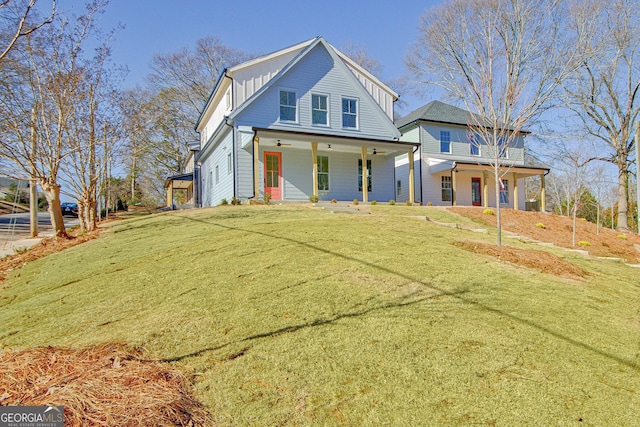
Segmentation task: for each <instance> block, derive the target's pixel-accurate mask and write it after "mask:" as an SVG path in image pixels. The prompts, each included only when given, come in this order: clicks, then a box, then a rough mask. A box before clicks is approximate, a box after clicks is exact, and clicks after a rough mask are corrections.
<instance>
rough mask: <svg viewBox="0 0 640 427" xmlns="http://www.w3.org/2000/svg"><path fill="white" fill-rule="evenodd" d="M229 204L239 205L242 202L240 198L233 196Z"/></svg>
mask: <svg viewBox="0 0 640 427" xmlns="http://www.w3.org/2000/svg"><path fill="white" fill-rule="evenodd" d="M231 204H232V205H234V206H236V205H241V204H242V202H241V201H240V199H238V198H237V197H235V196H234V197H233V199H231Z"/></svg>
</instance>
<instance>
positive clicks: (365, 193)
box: [362, 147, 369, 203]
mask: <svg viewBox="0 0 640 427" xmlns="http://www.w3.org/2000/svg"><path fill="white" fill-rule="evenodd" d="M368 184H369V170H368V169H367V147H362V203H367V202H368V201H369V185H368Z"/></svg>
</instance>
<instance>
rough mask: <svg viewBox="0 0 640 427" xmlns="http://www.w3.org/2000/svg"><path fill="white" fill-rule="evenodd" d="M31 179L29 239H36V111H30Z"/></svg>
mask: <svg viewBox="0 0 640 427" xmlns="http://www.w3.org/2000/svg"><path fill="white" fill-rule="evenodd" d="M31 121H32V123H31V159H32V162H33V163H32V165H31V177H30V179H29V223H30V225H31V237H38V184H37V181H36V166H35V159H36V143H37V141H38V136H37V134H36V110H35V109H32V110H31Z"/></svg>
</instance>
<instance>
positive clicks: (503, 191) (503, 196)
mask: <svg viewBox="0 0 640 427" xmlns="http://www.w3.org/2000/svg"><path fill="white" fill-rule="evenodd" d="M500 203H509V181H507V180H506V179H502V178H500Z"/></svg>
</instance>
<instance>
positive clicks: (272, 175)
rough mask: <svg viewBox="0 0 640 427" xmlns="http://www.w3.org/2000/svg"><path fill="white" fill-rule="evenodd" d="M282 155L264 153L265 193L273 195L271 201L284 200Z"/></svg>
mask: <svg viewBox="0 0 640 427" xmlns="http://www.w3.org/2000/svg"><path fill="white" fill-rule="evenodd" d="M281 156H282V154H281V153H277V152H267V151H265V153H264V192H265V193H269V194H271V200H282V157H281Z"/></svg>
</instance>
